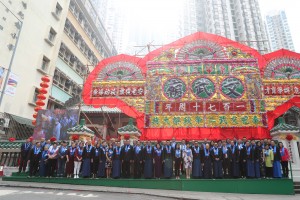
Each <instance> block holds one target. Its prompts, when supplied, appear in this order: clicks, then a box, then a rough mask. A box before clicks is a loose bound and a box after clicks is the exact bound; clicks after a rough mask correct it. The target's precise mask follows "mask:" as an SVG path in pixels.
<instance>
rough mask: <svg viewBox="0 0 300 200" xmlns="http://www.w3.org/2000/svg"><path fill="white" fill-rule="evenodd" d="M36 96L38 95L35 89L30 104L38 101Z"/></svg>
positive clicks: (37, 90)
mask: <svg viewBox="0 0 300 200" xmlns="http://www.w3.org/2000/svg"><path fill="white" fill-rule="evenodd" d="M37 95H39V89H38V88H35V89H34V93H33V97H32V103H34V104H35V102H36V101H37V100H38V98H37Z"/></svg>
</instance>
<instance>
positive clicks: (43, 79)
mask: <svg viewBox="0 0 300 200" xmlns="http://www.w3.org/2000/svg"><path fill="white" fill-rule="evenodd" d="M41 79H42V81H44V82H46V83H49V82H50V79H49V77H48V76H43V77H42V78H41Z"/></svg>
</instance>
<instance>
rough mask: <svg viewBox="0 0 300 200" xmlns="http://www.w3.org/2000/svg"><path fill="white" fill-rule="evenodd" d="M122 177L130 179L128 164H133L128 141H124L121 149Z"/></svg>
mask: <svg viewBox="0 0 300 200" xmlns="http://www.w3.org/2000/svg"><path fill="white" fill-rule="evenodd" d="M121 160H122V175H123V177H124V178H130V163H131V162H133V147H132V146H131V145H130V142H129V140H125V142H124V146H123V147H122V149H121Z"/></svg>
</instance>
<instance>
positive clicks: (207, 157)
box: [202, 144, 212, 179]
mask: <svg viewBox="0 0 300 200" xmlns="http://www.w3.org/2000/svg"><path fill="white" fill-rule="evenodd" d="M210 148H211V147H210V146H209V144H206V145H205V148H204V150H203V156H202V158H203V161H202V163H203V164H202V165H203V177H204V178H206V179H209V178H212V155H211V152H210Z"/></svg>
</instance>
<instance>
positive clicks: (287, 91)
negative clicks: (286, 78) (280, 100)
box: [264, 84, 300, 95]
mask: <svg viewBox="0 0 300 200" xmlns="http://www.w3.org/2000/svg"><path fill="white" fill-rule="evenodd" d="M264 94H265V95H300V85H294V84H293V85H289V84H268V85H264Z"/></svg>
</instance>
